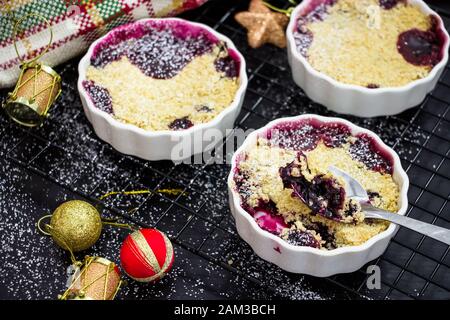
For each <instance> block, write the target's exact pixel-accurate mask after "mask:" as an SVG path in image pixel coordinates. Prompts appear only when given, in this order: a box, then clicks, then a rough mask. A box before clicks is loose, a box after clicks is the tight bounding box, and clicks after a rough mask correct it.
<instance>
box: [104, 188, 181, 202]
mask: <svg viewBox="0 0 450 320" xmlns="http://www.w3.org/2000/svg"><path fill="white" fill-rule="evenodd" d="M152 193H160V194H168V195H172V196H177V195H180V194H186V192H184V191H183V189H176V188H175V189H157V190H155V191H152V190H150V189H143V190H130V191H110V192H108V193H105V194H104V195H102V196H100V197H99V198H98V200H100V201H101V200H104V199H106V198H107V197H110V196H114V195H119V194H120V195H138V194H152Z"/></svg>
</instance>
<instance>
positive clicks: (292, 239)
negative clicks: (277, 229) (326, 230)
mask: <svg viewBox="0 0 450 320" xmlns="http://www.w3.org/2000/svg"><path fill="white" fill-rule="evenodd" d="M286 241H287V242H288V243H290V244H292V245H294V246H305V247H312V248H320V243H319V241H317V239H316V238H314V236H313V235H312V234H311V233H310V232H308V231H299V230H290V231H289V233H288V236H287V238H286Z"/></svg>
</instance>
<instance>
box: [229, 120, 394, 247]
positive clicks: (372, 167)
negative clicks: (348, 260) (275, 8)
mask: <svg viewBox="0 0 450 320" xmlns="http://www.w3.org/2000/svg"><path fill="white" fill-rule="evenodd" d="M330 166H335V167H338V168H340V169H341V170H343V171H345V172H347V173H349V174H350V175H351V176H353V177H354V178H355V179H357V180H358V181H359V182H360V183H361V185H362V186H363V187H364V188H365V189H366V190H367V192H368V194H369V197H370V201H371V203H372V204H373V205H374V206H376V207H379V208H382V209H385V210H388V211H391V212H397V211H398V209H399V205H398V200H399V186H398V185H397V184H396V182H395V181H394V179H393V177H392V173H393V159H392V157H391V156H390V155H389V154H388V153H387V152H386V151H384V150H383V149H382V148H381V147H379V145H378V143H377V142H376V141H375V140H374V139H373V138H372V137H370V136H368V135H366V134H359V135H356V136H353V135H352V134H351V132H350V129H349V128H348V127H347V126H346V125H344V124H340V123H325V122H321V121H319V120H315V119H306V120H300V121H296V122H286V123H282V124H279V125H277V126H275V127H272V128H271V129H269V130H268V131H267V132H266V133H264V134H263V135H260V136H259V137H258V140H257V144H256V146H254V147H253V148H251V149H249V150H248V151H246V152H244V153H242V154H240V155H239V156H238V162H237V164H236V169H235V172H234V179H233V181H234V184H235V188H236V190H237V192H238V193H239V195H240V198H241V206H242V207H243V208H244V210H246V211H247V212H248V213H249V214H250V215H252V217H253V218H254V219H255V221H256V222H257V223H258V225H259V226H260V227H261V228H262V229H264V230H266V231H268V232H271V233H273V234H275V235H277V236H279V237H281V238H282V239H284V240H285V241H287V242H288V243H291V244H293V245H297V246H310V247H314V248H320V249H324V250H332V249H335V248H339V247H345V246H355V245H360V244H363V243H364V242H366V241H367V240H368V239H370V238H371V237H373V236H375V235H377V234H378V233H380V232H382V231H384V230H386V229H387V227H388V226H389V223H388V222H385V221H380V220H378V221H376V220H372V219H364V213H363V212H362V211H361V206H360V204H359V202H357V201H355V200H353V199H349V198H348V197H346V193H345V182H344V181H343V180H342V179H341V178H340V177H336V176H333V175H332V174H331V172H330V171H329V170H328V168H329V167H330Z"/></svg>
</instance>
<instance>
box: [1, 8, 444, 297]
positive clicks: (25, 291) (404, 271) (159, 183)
mask: <svg viewBox="0 0 450 320" xmlns="http://www.w3.org/2000/svg"><path fill="white" fill-rule="evenodd" d="M441 2H442V1H441ZM247 3H248V2H247V1H238V0H227V1H217V0H216V1H210V2H209V3H208V4H206V5H204V6H203V7H201V8H199V9H197V10H194V11H191V12H189V13H187V14H184V16H183V17H184V18H187V19H190V20H195V21H199V22H203V23H206V24H208V25H210V26H212V27H213V28H215V29H216V30H218V31H219V32H222V33H224V34H225V35H227V36H229V37H230V38H231V39H232V40H233V41H234V42H235V44H236V45H237V47H238V48H239V50H241V52H242V53H243V54H244V56H245V57H246V59H247V64H248V75H249V80H250V81H249V89H248V93H247V95H246V98H245V102H244V106H243V111H242V113H241V114H240V116H239V118H238V120H237V122H236V126H237V127H238V128H243V129H247V128H259V127H261V126H263V125H265V124H266V123H267V122H269V121H270V120H272V119H275V118H278V117H283V116H292V115H298V114H303V113H317V114H321V115H330V116H335V115H336V114H334V113H332V112H329V111H327V110H326V109H325V108H323V107H322V106H320V105H317V104H315V103H313V102H312V101H310V100H309V99H308V98H307V97H306V96H305V94H304V93H303V92H302V90H300V89H299V88H298V87H296V85H295V84H294V83H293V81H292V80H291V74H290V70H289V67H288V63H287V60H286V52H285V50H281V49H278V48H274V47H271V46H265V47H263V48H261V49H258V50H253V49H250V48H249V47H248V46H247V43H246V34H245V32H244V30H242V28H240V27H239V26H238V25H237V24H236V22H235V21H234V19H233V15H234V13H236V12H238V11H241V10H244V9H246V8H247ZM272 3H273V4H275V5H278V6H280V7H283V6H286V3H287V1H284V2H283V1H281V0H280V1H272ZM439 6H440V7H439ZM434 7H435V8H436V10H437V11H438V12H439V13H440V14H441V15H442V17H443V18H444V20H445V23H446V25H447V27H448V26H450V6H449V5H448V4H442V3H441V4H439V2H438V1H436V4H435V5H434ZM78 61H79V58H76V59H73V60H72V61H69V62H68V63H66V64H64V65H63V66H60V67H58V68H57V69H58V72H59V73H60V74H61V76H62V78H63V80H64V83H63V94H62V96H61V98H60V99H59V100H58V102H57V103H56V106H55V107H54V108H53V109H52V113H51V115H50V117H49V119H48V121H46V122H45V124H44V125H43V126H42V127H40V128H38V129H26V128H22V127H18V126H17V125H15V124H14V123H11V122H10V121H9V119H8V118H7V117H6V116H5V115H4V114H3V113H2V114H1V115H0V167H1V168H2V170H1V171H0V177H1V179H0V213H1V215H0V230H1V234H0V241H1V246H0V261H1V262H2V268H1V269H0V298H4V299H17V298H20V299H52V298H55V297H56V296H57V294H58V293H61V292H62V291H63V290H64V285H65V281H66V276H65V268H66V267H67V265H68V261H69V260H68V257H67V255H66V254H65V253H63V252H62V250H60V249H59V248H56V247H55V246H54V245H53V244H52V243H51V240H50V239H48V238H45V237H43V236H41V235H39V234H38V233H37V232H36V230H35V225H34V224H35V222H36V220H37V219H38V218H39V217H40V216H42V215H43V214H47V213H49V212H51V211H52V210H54V209H55V208H56V206H57V205H58V204H59V203H61V202H62V201H64V200H67V199H74V198H81V199H86V200H88V201H91V202H95V203H97V202H98V201H97V200H96V199H97V198H98V197H99V196H100V195H103V194H105V193H106V192H108V191H119V190H139V189H151V190H161V189H170V188H172V189H173V188H180V189H182V190H184V191H185V192H184V194H179V195H169V194H160V193H156V192H155V193H153V194H151V195H139V196H116V197H110V198H107V199H106V200H105V201H104V202H103V203H102V204H103V205H104V210H103V214H104V215H112V216H120V217H122V219H123V220H124V221H131V222H133V223H135V224H138V225H141V226H143V227H157V228H159V229H161V230H163V231H165V232H166V233H167V234H168V235H169V236H170V238H171V239H172V240H173V242H174V245H175V252H176V263H175V267H174V269H173V271H172V272H171V273H170V274H169V275H168V276H167V277H165V278H164V279H163V280H162V281H161V282H159V283H158V284H156V285H142V284H138V283H135V282H133V281H129V283H128V285H127V286H126V287H125V288H124V289H123V290H121V291H120V293H119V296H118V298H119V299H166V298H172V299H177V298H199V299H208V298H210V299H216V298H257V299H261V298H287V299H360V298H374V299H429V298H437V299H450V254H449V247H447V246H444V245H443V244H441V243H439V242H437V241H434V240H432V239H429V238H426V237H422V236H420V235H419V234H416V233H414V232H411V231H408V230H406V229H400V231H399V232H398V234H397V235H396V236H395V238H394V239H393V240H392V241H391V243H390V245H389V247H388V249H387V251H386V252H385V253H384V255H383V256H381V257H380V258H379V259H377V260H375V261H373V262H371V263H369V264H377V265H378V266H379V267H380V268H381V279H382V284H381V289H378V290H376V289H372V290H370V289H368V288H367V286H366V280H367V277H368V275H367V273H366V267H364V268H362V269H361V270H359V271H357V272H354V273H351V274H343V275H337V276H334V277H330V278H326V279H320V278H314V277H310V276H302V275H295V274H290V273H287V272H284V271H282V270H280V269H279V268H277V267H276V266H274V265H272V264H269V263H267V262H265V261H263V260H261V259H260V258H258V257H257V256H256V255H255V254H253V252H252V250H251V249H250V247H249V246H248V245H247V244H246V243H245V242H244V241H242V240H241V239H240V238H239V236H238V235H237V233H236V230H235V228H234V223H233V219H232V217H231V215H230V212H229V209H228V202H227V191H226V190H227V189H226V176H227V174H228V171H229V169H230V168H229V166H228V165H186V164H181V165H174V164H173V163H171V162H170V161H158V162H149V161H144V160H141V159H138V158H135V157H130V156H125V155H122V154H120V153H118V152H116V151H115V150H113V149H112V148H111V147H110V146H109V145H107V144H105V143H103V142H102V141H101V140H99V139H98V138H97V137H96V135H95V134H94V133H93V130H92V127H91V126H90V124H89V123H88V121H87V120H86V118H85V116H84V114H83V111H82V107H81V103H80V100H79V98H78V93H77V90H76V81H77V76H78V75H77V69H76V68H77V63H78ZM5 96H6V91H5V90H3V91H0V98H4V97H5ZM343 117H344V118H347V119H349V120H350V121H353V122H355V123H356V124H358V125H361V126H363V127H366V128H368V129H370V130H373V131H375V132H376V133H378V134H379V135H380V136H381V137H382V138H383V139H384V141H385V142H386V143H387V144H389V145H390V146H391V147H393V148H394V149H395V150H397V152H398V153H399V155H400V157H401V159H402V162H403V165H404V168H405V169H406V170H407V172H408V175H409V178H410V181H411V186H410V191H409V199H410V206H409V209H408V215H409V216H411V217H414V218H416V219H420V220H423V221H427V222H430V223H434V224H436V225H440V226H444V227H447V228H450V204H449V196H450V156H449V153H450V69H449V67H448V66H447V68H446V69H445V72H444V74H443V76H442V78H441V79H440V81H439V83H438V85H437V87H436V89H435V90H434V92H433V93H432V94H430V95H428V96H427V98H426V99H425V101H424V102H423V103H422V104H421V105H420V106H419V107H417V108H414V109H411V110H409V111H407V112H404V113H402V114H400V115H397V116H393V117H379V118H373V119H360V118H355V117H349V116H343ZM225 156H226V157H230V156H231V155H230V154H228V155H225ZM130 208H138V209H137V211H136V212H133V213H130V212H129V209H130ZM127 233H128V232H127V231H126V230H118V229H112V228H107V227H106V228H105V229H104V231H103V234H102V237H101V239H100V240H99V242H98V243H97V244H96V245H95V246H94V248H93V249H91V250H89V251H87V252H86V254H91V255H92V254H97V255H101V256H104V257H107V258H109V259H112V260H114V261H116V262H118V261H119V260H118V251H119V248H120V244H121V241H122V240H123V239H124V237H125V236H126V234H127Z"/></svg>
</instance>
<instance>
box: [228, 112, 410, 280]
mask: <svg viewBox="0 0 450 320" xmlns="http://www.w3.org/2000/svg"><path fill="white" fill-rule="evenodd" d="M302 119H315V120H318V121H320V122H325V123H326V122H334V123H336V122H337V123H341V124H344V125H346V126H348V127H349V128H350V130H351V133H352V135H357V134H359V133H365V134H367V135H369V136H370V137H373V138H374V139H375V141H376V142H377V143H378V145H379V147H380V148H381V149H382V150H384V151H385V152H387V154H389V155H391V156H392V159H393V161H394V168H393V178H394V180H395V182H396V183H397V184H398V185H399V188H400V197H399V207H400V209H399V210H398V212H397V214H401V215H404V214H405V213H406V209H407V208H408V198H407V192H408V186H409V179H408V176H407V175H406V173H405V171H404V170H403V168H402V166H401V163H400V159H399V157H398V155H397V154H396V153H395V151H394V150H392V149H391V148H389V147H388V146H386V144H384V143H383V141H381V139H380V138H379V137H378V136H377V135H376V134H375V133H373V132H371V131H369V130H366V129H363V128H361V127H358V126H356V125H354V124H352V123H351V122H349V121H346V120H343V119H340V118H329V117H322V116H317V115H308V114H306V115H301V116H297V117H291V118H282V119H278V120H274V121H272V122H270V123H269V124H267V125H266V126H265V127H263V128H261V129H259V130H257V131H255V132H253V133H251V134H250V135H249V136H248V137H247V139H246V140H245V141H244V143H243V144H242V146H241V147H240V148H239V149H238V150H237V151H236V153H235V154H234V156H233V158H232V167H231V172H230V174H229V176H228V192H229V202H230V208H231V213H232V214H233V216H234V218H235V221H236V228H237V231H238V233H239V235H240V236H241V238H242V239H244V240H245V241H246V242H247V243H248V244H249V245H250V246H251V247H252V249H253V250H254V251H255V253H256V254H257V255H258V256H260V257H261V258H263V259H264V260H267V261H269V262H272V263H274V264H276V265H277V266H279V267H280V268H282V269H284V270H286V271H289V272H295V273H303V274H309V275H312V276H317V277H328V276H331V275H334V274H338V273H347V272H353V271H356V270H358V269H359V268H361V267H362V266H364V265H365V264H366V263H367V262H369V261H372V260H373V259H375V258H377V257H379V256H380V255H381V254H382V253H383V252H384V251H385V250H386V248H387V246H388V244H389V240H390V239H391V238H392V237H393V236H394V235H395V233H396V231H397V229H398V226H396V225H395V224H393V223H391V224H390V225H389V227H388V228H387V229H386V230H385V231H383V232H381V233H379V234H378V235H376V236H374V237H372V238H370V239H369V240H368V241H367V242H365V243H364V244H362V245H359V246H350V247H342V248H337V249H334V250H328V251H326V250H320V249H317V248H311V247H301V246H294V245H291V244H289V243H287V242H286V241H284V240H283V239H281V238H280V237H278V236H276V235H273V234H271V233H270V232H267V231H265V230H263V229H261V228H260V227H259V226H258V224H257V223H256V221H255V220H254V219H253V217H252V216H251V215H250V214H249V213H248V212H247V211H245V210H244V209H243V208H242V206H241V199H240V196H239V194H238V192H237V191H236V186H235V182H234V179H233V176H234V173H235V170H236V166H237V164H238V161H239V159H240V158H239V157H240V155H242V154H243V152H245V151H248V150H250V149H251V148H253V147H254V146H255V145H256V141H257V138H258V136H261V135H262V136H264V134H265V133H266V132H267V130H269V129H270V128H273V127H274V126H276V125H278V124H280V123H284V122H295V121H299V120H302Z"/></svg>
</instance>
